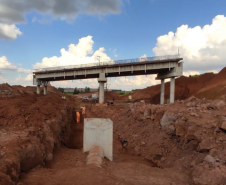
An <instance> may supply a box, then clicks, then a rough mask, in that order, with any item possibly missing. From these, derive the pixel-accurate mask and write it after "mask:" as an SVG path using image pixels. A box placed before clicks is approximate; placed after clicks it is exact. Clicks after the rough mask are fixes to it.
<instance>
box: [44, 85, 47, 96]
mask: <svg viewBox="0 0 226 185" xmlns="http://www.w3.org/2000/svg"><path fill="white" fill-rule="evenodd" d="M44 95H47V86H44Z"/></svg>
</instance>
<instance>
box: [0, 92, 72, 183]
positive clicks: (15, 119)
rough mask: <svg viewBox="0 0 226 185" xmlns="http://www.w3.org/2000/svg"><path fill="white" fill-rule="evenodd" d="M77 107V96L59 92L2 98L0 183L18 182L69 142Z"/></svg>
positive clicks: (0, 111) (0, 112)
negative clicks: (62, 95)
mask: <svg viewBox="0 0 226 185" xmlns="http://www.w3.org/2000/svg"><path fill="white" fill-rule="evenodd" d="M74 107H75V99H71V97H70V96H67V99H66V100H63V99H62V97H61V96H60V95H58V94H49V95H47V96H44V95H33V94H25V95H20V96H16V97H6V98H0V152H1V155H0V184H3V185H5V184H6V185H7V184H15V183H16V182H18V180H19V176H20V173H21V172H27V171H28V170H30V169H32V168H33V167H35V166H37V165H43V164H44V163H45V161H48V160H51V159H52V156H53V154H52V153H53V149H54V148H56V147H57V146H60V145H62V144H64V145H66V144H67V142H68V140H69V136H70V132H71V128H70V123H71V122H74V117H73V115H74V114H73V109H74ZM69 112H70V114H69Z"/></svg>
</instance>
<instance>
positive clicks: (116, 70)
mask: <svg viewBox="0 0 226 185" xmlns="http://www.w3.org/2000/svg"><path fill="white" fill-rule="evenodd" d="M181 60H183V58H181V57H180V56H179V55H170V56H160V57H146V58H139V59H130V60H119V61H110V62H101V63H94V64H85V65H76V66H62V67H54V68H44V69H35V70H34V71H33V74H34V84H35V85H36V84H37V83H36V82H37V80H38V81H61V80H76V79H89V78H99V74H100V73H105V75H106V77H119V76H135V75H145V74H159V73H164V72H167V71H170V70H172V69H174V68H175V69H177V68H181V67H180V63H179V62H180V61H181ZM35 81H36V82H35Z"/></svg>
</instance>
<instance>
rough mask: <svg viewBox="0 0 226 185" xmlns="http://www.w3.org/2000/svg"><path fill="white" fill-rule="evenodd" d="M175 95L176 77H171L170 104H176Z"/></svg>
mask: <svg viewBox="0 0 226 185" xmlns="http://www.w3.org/2000/svg"><path fill="white" fill-rule="evenodd" d="M174 95H175V77H171V80H170V103H174Z"/></svg>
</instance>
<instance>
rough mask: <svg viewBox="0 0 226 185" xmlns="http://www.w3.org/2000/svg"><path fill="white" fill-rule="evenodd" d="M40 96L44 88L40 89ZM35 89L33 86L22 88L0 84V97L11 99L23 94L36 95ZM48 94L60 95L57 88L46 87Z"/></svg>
mask: <svg viewBox="0 0 226 185" xmlns="http://www.w3.org/2000/svg"><path fill="white" fill-rule="evenodd" d="M40 91H41V94H43V92H44V87H41V88H40ZM36 92H37V88H36V87H35V86H27V87H23V86H21V85H14V86H10V85H9V84H7V83H6V84H0V97H13V96H20V95H24V94H36ZM48 93H49V94H62V93H61V92H60V91H59V90H58V89H57V88H55V87H53V86H48Z"/></svg>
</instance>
